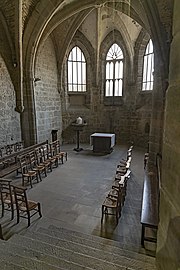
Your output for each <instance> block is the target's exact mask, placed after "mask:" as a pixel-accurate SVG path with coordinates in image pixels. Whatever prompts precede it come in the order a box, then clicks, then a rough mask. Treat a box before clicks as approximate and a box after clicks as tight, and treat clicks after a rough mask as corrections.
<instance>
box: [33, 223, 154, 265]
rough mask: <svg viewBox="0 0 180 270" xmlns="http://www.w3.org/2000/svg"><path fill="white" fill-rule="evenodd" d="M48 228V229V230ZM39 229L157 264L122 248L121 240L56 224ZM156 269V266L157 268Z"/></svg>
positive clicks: (147, 257) (151, 258)
mask: <svg viewBox="0 0 180 270" xmlns="http://www.w3.org/2000/svg"><path fill="white" fill-rule="evenodd" d="M46 230H47V231H46ZM37 231H39V232H40V233H45V234H49V235H51V236H53V237H58V238H60V239H64V240H68V241H72V242H76V243H79V244H83V245H87V246H90V247H95V248H97V249H103V250H106V251H108V252H111V253H113V254H116V253H117V254H121V255H122V256H126V255H127V252H128V255H129V257H130V258H132V259H133V258H134V259H138V260H140V261H142V262H145V263H146V262H147V263H150V264H152V265H154V264H155V258H154V257H151V256H147V255H145V254H142V253H137V252H134V251H131V250H127V249H124V248H122V246H121V245H120V244H119V242H117V241H114V240H111V239H107V238H103V237H99V236H95V235H90V234H85V233H81V232H78V231H73V230H69V229H66V228H63V227H61V228H60V227H56V226H54V225H50V226H49V228H48V229H44V228H39V229H38V230H37ZM155 269H156V268H155Z"/></svg>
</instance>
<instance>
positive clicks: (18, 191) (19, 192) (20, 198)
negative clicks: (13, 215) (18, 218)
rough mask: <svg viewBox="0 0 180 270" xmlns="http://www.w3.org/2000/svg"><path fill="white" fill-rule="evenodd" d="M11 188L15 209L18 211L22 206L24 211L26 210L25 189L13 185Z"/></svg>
mask: <svg viewBox="0 0 180 270" xmlns="http://www.w3.org/2000/svg"><path fill="white" fill-rule="evenodd" d="M12 187H13V192H14V196H15V202H16V207H17V209H19V206H20V205H23V207H24V210H26V209H28V200H27V194H26V190H27V188H25V187H19V186H15V185H12Z"/></svg>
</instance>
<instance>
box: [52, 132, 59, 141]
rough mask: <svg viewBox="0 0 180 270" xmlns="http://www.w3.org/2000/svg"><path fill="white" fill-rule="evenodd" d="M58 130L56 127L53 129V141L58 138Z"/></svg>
mask: <svg viewBox="0 0 180 270" xmlns="http://www.w3.org/2000/svg"><path fill="white" fill-rule="evenodd" d="M57 132H58V130H56V129H53V130H52V131H51V134H52V142H54V141H56V140H57Z"/></svg>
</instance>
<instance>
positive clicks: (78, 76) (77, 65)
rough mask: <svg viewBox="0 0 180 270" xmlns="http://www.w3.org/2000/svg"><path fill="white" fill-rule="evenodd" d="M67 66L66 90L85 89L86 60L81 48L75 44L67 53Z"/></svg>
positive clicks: (79, 90)
mask: <svg viewBox="0 0 180 270" xmlns="http://www.w3.org/2000/svg"><path fill="white" fill-rule="evenodd" d="M67 62H68V63H67V64H68V65H67V67H68V91H69V92H85V91H86V60H85V57H84V54H83V52H82V50H81V49H80V48H79V47H78V46H75V47H73V49H72V50H71V51H70V53H69V57H68V60H67Z"/></svg>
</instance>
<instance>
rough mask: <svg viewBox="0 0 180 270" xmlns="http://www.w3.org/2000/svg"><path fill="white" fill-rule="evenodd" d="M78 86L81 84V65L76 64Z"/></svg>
mask: <svg viewBox="0 0 180 270" xmlns="http://www.w3.org/2000/svg"><path fill="white" fill-rule="evenodd" d="M78 84H82V64H81V62H80V63H78Z"/></svg>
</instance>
